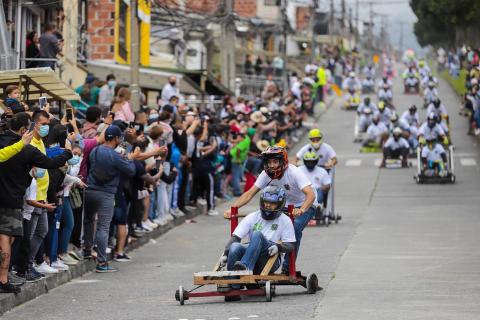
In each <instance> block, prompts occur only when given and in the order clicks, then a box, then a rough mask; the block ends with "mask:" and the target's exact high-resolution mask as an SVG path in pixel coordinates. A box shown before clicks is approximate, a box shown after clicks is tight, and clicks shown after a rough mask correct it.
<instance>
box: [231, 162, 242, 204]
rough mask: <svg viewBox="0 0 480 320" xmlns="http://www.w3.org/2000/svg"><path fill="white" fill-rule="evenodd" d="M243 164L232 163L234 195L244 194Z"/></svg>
mask: <svg viewBox="0 0 480 320" xmlns="http://www.w3.org/2000/svg"><path fill="white" fill-rule="evenodd" d="M242 174H243V165H242V164H241V163H232V187H233V195H234V196H239V195H241V194H242V191H241V190H240V180H241V179H242Z"/></svg>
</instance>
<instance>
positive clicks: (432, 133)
mask: <svg viewBox="0 0 480 320" xmlns="http://www.w3.org/2000/svg"><path fill="white" fill-rule="evenodd" d="M418 135H419V136H421V135H423V137H424V138H425V140H430V139H433V140H434V139H438V137H439V136H444V135H445V131H443V129H442V127H440V125H439V124H438V123H437V124H435V126H434V127H433V128H430V127H429V126H428V123H427V122H424V123H423V124H422V125H421V126H420V129H419V130H418Z"/></svg>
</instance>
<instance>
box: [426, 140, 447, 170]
mask: <svg viewBox="0 0 480 320" xmlns="http://www.w3.org/2000/svg"><path fill="white" fill-rule="evenodd" d="M421 160H422V163H423V167H424V168H425V175H427V176H437V175H438V176H440V177H443V176H445V175H446V173H447V171H446V163H447V153H446V152H445V149H444V148H443V146H442V145H441V144H440V143H438V142H437V140H436V139H433V138H428V139H427V140H426V145H425V146H423V147H422V153H421Z"/></svg>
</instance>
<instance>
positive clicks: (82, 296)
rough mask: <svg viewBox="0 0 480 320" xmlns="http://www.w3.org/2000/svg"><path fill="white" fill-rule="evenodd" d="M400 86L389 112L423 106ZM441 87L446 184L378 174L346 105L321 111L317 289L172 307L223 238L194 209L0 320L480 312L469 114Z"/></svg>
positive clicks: (474, 155)
mask: <svg viewBox="0 0 480 320" xmlns="http://www.w3.org/2000/svg"><path fill="white" fill-rule="evenodd" d="M401 90H402V88H401V83H400V81H398V80H397V81H395V92H394V95H395V98H394V104H395V105H396V106H397V109H398V110H400V111H403V110H406V109H407V108H408V106H409V105H410V104H412V103H417V105H418V106H420V105H421V99H420V97H419V96H414V95H408V96H406V95H403V94H402V93H401ZM439 91H440V96H441V98H442V100H443V102H444V103H445V104H446V106H447V108H448V110H449V112H450V115H451V121H452V128H453V142H454V143H455V145H456V155H457V156H456V159H455V168H456V172H455V173H456V175H457V183H456V184H455V185H416V184H415V182H414V181H413V179H412V177H413V175H414V173H415V167H412V168H409V169H382V170H380V169H379V168H378V166H376V164H377V165H378V159H380V155H379V154H367V155H365V154H360V153H359V152H358V149H359V145H358V144H354V143H353V142H352V141H353V120H354V113H353V112H346V111H343V110H341V109H340V104H341V101H340V100H339V99H337V100H338V101H337V102H336V103H335V104H334V105H333V106H332V107H331V108H330V109H329V110H328V111H327V112H326V113H325V114H324V115H323V116H322V117H321V119H320V121H319V125H320V127H321V128H322V130H323V132H324V136H325V140H326V141H327V142H328V143H330V144H331V145H332V146H333V147H334V148H335V149H336V151H337V153H338V156H339V165H338V169H337V176H336V178H337V180H336V186H337V193H336V206H337V211H338V212H339V213H340V214H341V215H342V216H343V220H342V221H341V222H340V223H339V224H338V225H331V226H330V227H329V228H325V227H314V228H307V229H306V230H305V232H304V237H303V240H302V247H301V251H300V256H299V261H298V269H300V270H302V271H303V272H304V273H311V272H315V273H316V274H317V275H318V276H319V280H320V285H321V286H322V287H324V288H325V290H323V291H322V292H319V293H317V294H315V295H308V294H306V290H305V289H303V288H301V287H290V286H289V287H277V296H276V297H275V298H274V299H273V302H271V303H267V302H265V300H264V298H261V297H252V298H245V299H243V300H242V301H240V302H234V303H225V302H224V301H223V299H222V298H218V297H214V298H201V299H195V300H190V301H187V302H186V304H185V305H184V306H180V305H179V304H178V302H176V301H175V299H174V292H175V290H176V289H177V288H178V286H179V285H183V286H185V287H186V288H187V289H189V288H192V287H193V286H192V276H193V273H194V272H197V271H208V270H211V268H212V267H213V265H214V264H215V261H216V260H217V259H218V257H219V254H220V252H221V251H222V250H223V247H224V245H225V242H226V241H227V240H228V237H229V233H228V232H229V230H228V229H229V223H228V222H227V221H225V220H224V219H223V218H222V217H220V216H218V217H208V216H202V217H199V218H198V219H197V221H198V223H196V224H185V225H182V226H180V227H177V228H176V229H174V230H172V231H170V232H168V233H167V234H166V235H164V236H162V237H161V238H159V239H157V240H156V241H155V242H153V241H152V242H151V243H149V244H148V245H146V246H144V247H143V248H140V249H138V250H136V251H134V252H132V254H131V255H132V256H133V259H134V261H133V262H129V263H114V264H115V266H116V267H118V268H119V269H120V272H118V273H113V274H88V275H86V276H84V277H82V278H80V279H77V280H74V281H72V282H70V283H68V284H66V285H63V286H61V287H59V288H57V289H54V290H52V291H51V292H50V293H48V294H46V295H43V296H41V297H39V298H38V299H35V300H33V301H31V302H29V303H26V304H25V305H22V306H20V307H17V308H16V309H14V310H13V311H11V312H9V313H7V314H5V315H4V316H3V319H15V320H17V319H36V320H42V319H49V320H53V319H62V320H63V319H69V318H74V319H78V320H80V319H88V320H90V319H174V320H176V319H190V320H192V319H205V320H207V319H208V320H210V319H225V320H227V319H230V320H233V319H335V320H341V319H357V320H360V319H369V320H374V319H435V320H438V319H469V320H470V319H476V318H478V317H479V316H478V315H479V314H480V281H479V280H480V254H479V253H478V252H479V250H478V240H479V237H478V230H479V229H480V213H479V210H478V208H479V205H480V197H479V190H480V174H479V168H478V165H477V163H478V162H479V161H480V157H479V149H478V146H477V145H476V141H478V140H475V139H474V138H472V137H469V136H466V135H465V133H466V131H467V127H466V120H465V118H463V117H460V116H458V114H457V111H458V102H457V98H456V97H455V95H454V93H453V92H452V90H451V89H450V87H448V85H447V84H446V83H445V82H443V81H441V83H440V90H439ZM400 111H399V112H400ZM421 116H422V118H424V117H425V115H424V110H423V109H422V110H421ZM227 206H228V204H225V205H222V206H221V207H219V210H220V211H223V209H224V208H226V207H227ZM256 206H257V203H252V204H251V205H250V206H249V207H248V208H245V210H244V211H245V212H248V211H249V210H254V209H255V207H256Z"/></svg>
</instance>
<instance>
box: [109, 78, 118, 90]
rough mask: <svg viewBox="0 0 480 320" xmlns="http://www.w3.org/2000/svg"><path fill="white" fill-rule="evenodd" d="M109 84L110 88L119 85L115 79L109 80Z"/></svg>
mask: <svg viewBox="0 0 480 320" xmlns="http://www.w3.org/2000/svg"><path fill="white" fill-rule="evenodd" d="M108 86H109V87H110V88H115V87H116V86H117V81H115V80H109V81H108Z"/></svg>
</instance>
